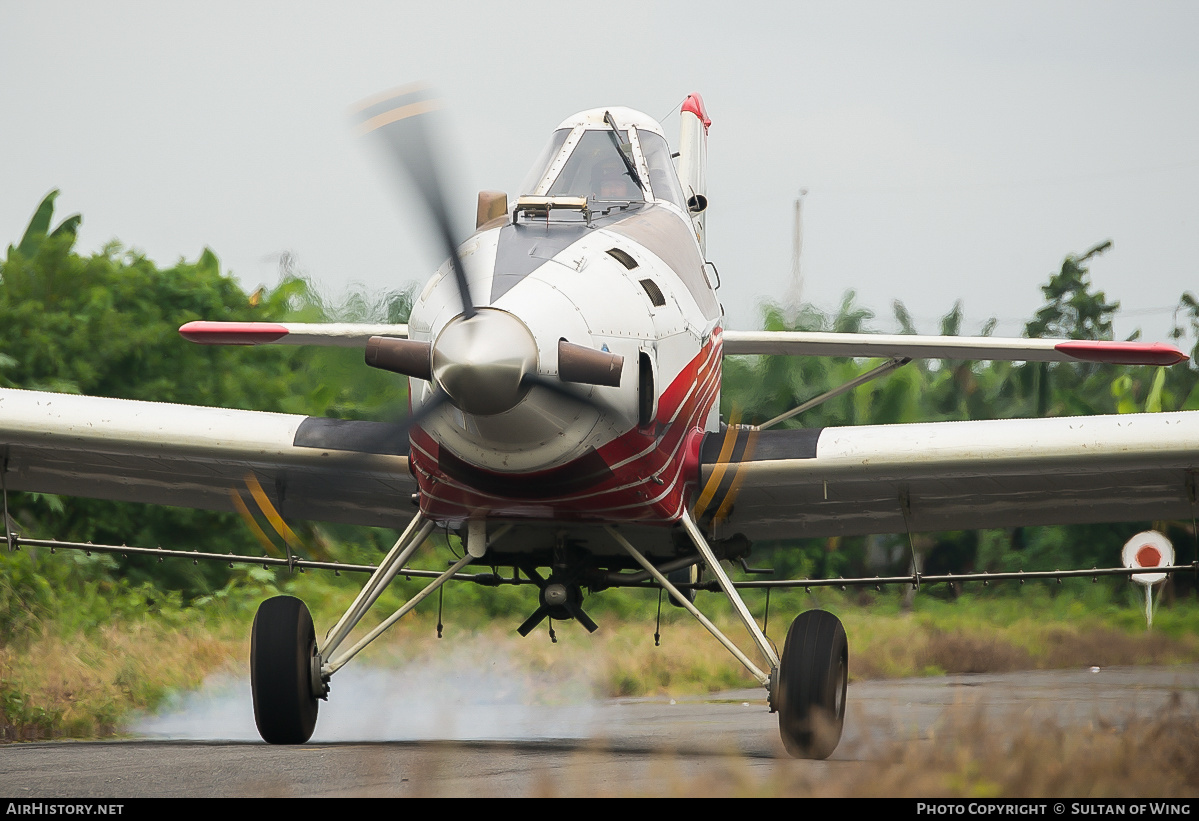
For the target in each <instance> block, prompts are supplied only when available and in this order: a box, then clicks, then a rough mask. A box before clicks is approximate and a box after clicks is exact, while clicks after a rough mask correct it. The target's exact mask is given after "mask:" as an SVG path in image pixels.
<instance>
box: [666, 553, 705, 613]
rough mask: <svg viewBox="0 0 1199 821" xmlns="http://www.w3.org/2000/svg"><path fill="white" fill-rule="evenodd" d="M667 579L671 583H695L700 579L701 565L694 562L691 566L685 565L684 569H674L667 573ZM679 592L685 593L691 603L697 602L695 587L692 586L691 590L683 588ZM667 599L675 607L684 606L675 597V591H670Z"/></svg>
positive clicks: (684, 595)
mask: <svg viewBox="0 0 1199 821" xmlns="http://www.w3.org/2000/svg"><path fill="white" fill-rule="evenodd" d="M666 580H667V581H668V582H670V583H671V584H676V585H677V584H695V583H696V582H698V581H699V567H698V566H697V565H694V564H693V565H691V566H690V567H684V568H683V569H682V570H672V571H670V572H669V573H667V574H666ZM679 592H681V593H682V594H683V597H684V598H685V599H687V601H688V602H689V603H691V604H695V594H696V590H695V588H694V587H692V588H691V589H689V590H682V591H679ZM667 601H669V602H670V603H671V604H672V605H674V606H675V607H682V606H683V603H682V602H681V601H679V600H678V599H676V598H675V595H674V593H670V594H669V595H668V596H667Z"/></svg>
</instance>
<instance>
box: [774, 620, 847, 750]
mask: <svg viewBox="0 0 1199 821" xmlns="http://www.w3.org/2000/svg"><path fill="white" fill-rule="evenodd" d="M848 683H849V642H848V641H846V639H845V628H844V627H842V626H841V621H840V619H838V618H837V617H836V616H834V615H833V614H832V613H829V612H826V611H824V610H809V611H808V612H806V613H800V614H799V616H797V617H796V619H795V621H793V622H792V623H791V629H790V630H788V631H787V642H786V644H784V645H783V657H782V659H781V661H780V664H779V672H778V684H777V687H778V697H777V703H776V705H775V707H776V709H777V710H778V714H779V734H780V735H781V736H782V737H783V746H784V747H786V748H787V752H788V753H790V754H791V755H792V756H793V757H795V758H828V757H829V756H830V755H832V752H833V750H835V749H837V743H838V742H839V741H840V740H841V727H842V725H843V724H844V722H845V688H846V686H847V685H848Z"/></svg>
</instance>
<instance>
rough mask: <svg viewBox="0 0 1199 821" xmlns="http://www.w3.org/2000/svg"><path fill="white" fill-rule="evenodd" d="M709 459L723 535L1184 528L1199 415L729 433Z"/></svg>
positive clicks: (707, 501)
mask: <svg viewBox="0 0 1199 821" xmlns="http://www.w3.org/2000/svg"><path fill="white" fill-rule="evenodd" d="M722 453H723V454H724V456H723V458H722ZM701 462H702V467H701V484H700V487H701V490H702V492H701V496H700V504H699V507H702V508H703V509H702V511H700V513H701V515H705V514H706V515H713V516H715V518H716V520H717V523H716V530H717V535H718V536H722V537H723V536H729V535H732V534H734V533H743V534H744V535H746V536H747V537H749V538H750V539H779V538H803V537H813V536H834V535H853V534H866V533H901V532H904V531H914V532H919V531H930V530H966V529H976V528H988V527H1010V526H1018V525H1043V524H1075V523H1083V522H1116V521H1138V520H1146V521H1147V520H1155V519H1172V518H1190V517H1191V516H1192V515H1194V514H1195V513H1196V512H1197V508H1199V506H1197V505H1196V504H1195V476H1196V473H1197V472H1199V412H1181V413H1154V414H1127V415H1122V416H1091V417H1070V418H1056V419H1008V420H1000V421H984V422H934V423H925V424H908V425H873V426H860V427H846V428H823V429H806V430H780V431H772V430H767V431H760V432H759V431H750V430H747V429H734V430H732V431H731V432H730V431H725V432H724V433H720V434H709V435H708V436H707V437H706V438H705V440H704V444H703V448H702V452H701Z"/></svg>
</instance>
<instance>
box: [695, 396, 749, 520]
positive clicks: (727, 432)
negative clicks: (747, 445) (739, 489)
mask: <svg viewBox="0 0 1199 821" xmlns="http://www.w3.org/2000/svg"><path fill="white" fill-rule="evenodd" d="M740 421H741V411H739V410H737V409H736V408H734V409H733V413H732V415H731V416H730V417H729V424H728V426H727V427H726V428H725V429H724V441H723V442H722V443H721V445H720V456H719V457H717V460H716V467H715V468H713V470H712V475H711V476H709V477H708V481H707V482H706V483H705V484H704V490H703V492H702V493H701V494H700V495H699V501H698V502H696V503H695V512H694V513H693V515H694V516H695V518H696V519H698V518H699V517H700V516H702V515H703V514H704V511H705V510H707V509H708V505H710V504H711V503H712V497H713V496H715V495H716V491H717V490H719V489H720V483H721V482H722V481H723V480H724V474H725V471H726V470H728V466H729V459H730V458H731V457H732V455H733V448H734V446H736V444H737V424H738V423H739V422H740Z"/></svg>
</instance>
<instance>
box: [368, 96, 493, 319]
mask: <svg viewBox="0 0 1199 821" xmlns="http://www.w3.org/2000/svg"><path fill="white" fill-rule="evenodd" d="M440 107H441V104H440V102H439V101H438V100H436V99H434V98H433V97H432V96H430V94H429V91H428V89H427V88H425V87H424V86H423V85H408V86H403V87H401V88H397V89H393V90H391V91H387V92H384V93H382V94H379V95H376V96H374V97H371V98H368V99H366V100H363V101H362V102H360V103H359V104H358V106H357V110H356V111H355V116H356V117H357V118H358V120H359V126H358V131H359V133H360V134H369V133H374V134H377V135H378V136H379V138H380V139H382V140H383V142H384V143H385V145H386V147H387V153H388V155H389V156H390V157H391V158H392V161H393V162H395V164H396V165H397V166H398V167H399V168H401V169H403V171H404V172H405V173H406V174H407V175H408V176H409V177H410V178H411V180H412V182H413V183H414V184H415V185H416V189H417V191H418V192H419V194H420V196H421V198H422V199H423V200H424V203H425V207H426V208H427V209H428V211H429V216H430V218H431V219H432V220H433V224H434V227H435V228H436V231H437V235H438V238H439V239H440V240H441V243H442V246H443V250H444V252H445V254H446V256H447V257H448V258H449V260H450V264H451V265H452V266H453V269H454V280H455V282H457V284H458V295H459V297H461V299H462V313H463V314H464V315H465V316H466V318H467V319H469V318H470V317H472V316H474V315H475V304H474V301H473V300H472V299H471V295H470V286H469V284H468V283H467V281H466V269H465V268H463V266H462V259H461V257H459V256H458V243H457V241H456V240H455V238H454V231H453V228H452V227H451V225H450V217H449V209H448V208H447V207H446V202H445V189H444V188H443V186H442V182H441V178H440V176H439V173H438V168H439V166H438V163H437V162H436V161H435V152H434V150H433V141H432V140H431V139H430V125H431V124H430V123H428V117H429V115H430V113H431V112H433V111H436V110H437V109H439V108H440Z"/></svg>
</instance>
